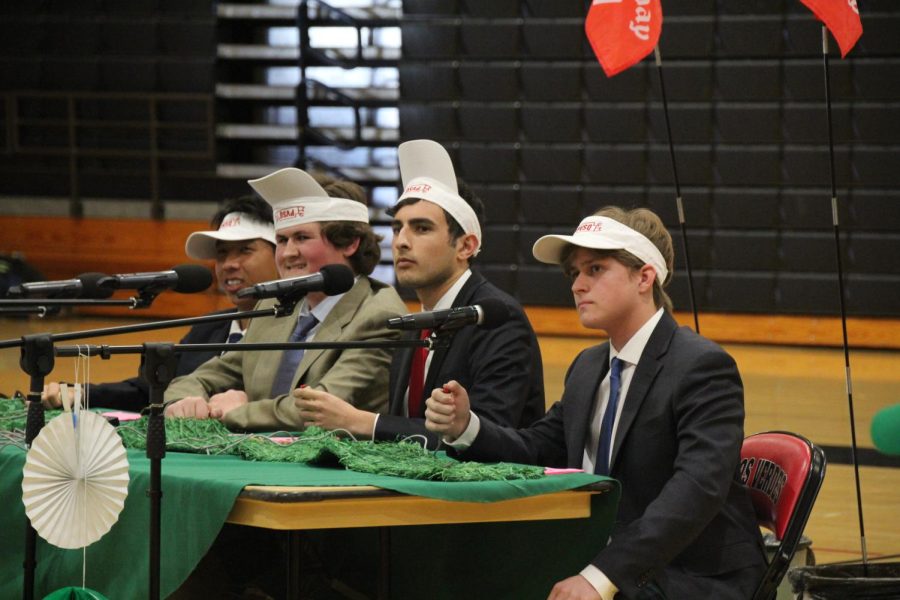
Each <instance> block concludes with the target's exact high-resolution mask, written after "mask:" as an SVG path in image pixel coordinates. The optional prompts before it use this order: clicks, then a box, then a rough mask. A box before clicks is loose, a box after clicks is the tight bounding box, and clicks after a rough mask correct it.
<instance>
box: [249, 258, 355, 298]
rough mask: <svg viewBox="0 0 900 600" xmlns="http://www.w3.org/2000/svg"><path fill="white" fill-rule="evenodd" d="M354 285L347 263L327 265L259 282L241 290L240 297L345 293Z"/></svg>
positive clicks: (351, 272) (281, 296) (280, 296)
mask: <svg viewBox="0 0 900 600" xmlns="http://www.w3.org/2000/svg"><path fill="white" fill-rule="evenodd" d="M352 287H353V271H351V270H350V267H348V266H346V265H339V264H335V265H325V266H324V267H322V268H321V270H319V272H318V273H313V274H312V275H303V276H302V277H291V278H290V279H276V280H274V281H265V282H263V283H257V284H256V285H252V286H249V287H245V288H244V289H242V290H240V291H239V292H238V293H237V294H236V295H237V297H238V298H248V297H250V298H283V297H286V296H303V295H306V294H308V293H309V292H324V293H325V295H326V296H334V295H336V294H343V293H344V292H346V291H347V290H349V289H350V288H352Z"/></svg>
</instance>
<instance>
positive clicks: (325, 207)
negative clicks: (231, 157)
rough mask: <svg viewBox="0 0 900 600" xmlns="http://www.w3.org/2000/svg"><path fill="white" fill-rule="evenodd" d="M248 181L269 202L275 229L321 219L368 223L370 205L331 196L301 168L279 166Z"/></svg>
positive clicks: (320, 220)
mask: <svg viewBox="0 0 900 600" xmlns="http://www.w3.org/2000/svg"><path fill="white" fill-rule="evenodd" d="M247 183H249V184H250V187H252V188H253V189H254V190H256V193H257V194H259V195H260V196H262V199H263V200H265V201H266V202H268V203H269V204H271V205H272V214H273V216H274V218H275V231H279V230H281V229H285V228H287V227H293V226H295V225H301V224H303V223H316V222H322V221H359V222H362V223H368V222H369V208H368V207H367V206H366V205H365V204H363V203H362V202H357V201H356V200H348V199H346V198H332V197H330V196H329V195H328V193H327V192H326V191H325V190H324V189H322V186H321V185H319V184H318V183H317V182H316V180H315V179H313V178H312V175H310V174H309V173H307V172H306V171H301V170H300V169H295V168H293V167H288V168H286V169H280V170H278V171H275V172H274V173H271V174H269V175H266V176H265V177H261V178H259V179H251V180H250V181H248V182H247Z"/></svg>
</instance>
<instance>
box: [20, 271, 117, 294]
mask: <svg viewBox="0 0 900 600" xmlns="http://www.w3.org/2000/svg"><path fill="white" fill-rule="evenodd" d="M104 277H106V275H105V274H104V273H82V274H81V275H79V276H78V277H76V278H75V279H63V280H60V281H32V282H28V283H22V284H20V285H17V286H15V287H13V288H10V290H9V294H8V295H9V296H10V297H13V298H48V299H49V298H52V299H63V298H89V299H96V300H102V299H104V298H109V297H110V296H111V295H112V290H106V289H103V288H101V287H99V286H98V285H97V284H98V282H99V281H100V280H102V279H103V278H104Z"/></svg>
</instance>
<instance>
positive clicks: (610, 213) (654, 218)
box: [561, 206, 675, 312]
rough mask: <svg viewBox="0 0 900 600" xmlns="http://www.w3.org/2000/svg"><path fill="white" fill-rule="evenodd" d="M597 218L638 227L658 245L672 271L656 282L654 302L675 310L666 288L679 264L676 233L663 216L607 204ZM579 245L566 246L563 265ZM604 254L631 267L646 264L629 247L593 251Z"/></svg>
mask: <svg viewBox="0 0 900 600" xmlns="http://www.w3.org/2000/svg"><path fill="white" fill-rule="evenodd" d="M594 216H595V217H607V218H609V219H612V220H613V221H618V222H619V223H621V224H623V225H625V226H627V227H630V228H631V229H634V230H635V231H637V232H638V233H640V234H641V235H643V236H644V237H645V238H647V239H648V240H650V242H651V243H652V244H653V245H654V246H656V248H657V249H658V250H659V252H660V254H662V256H663V260H665V261H666V269H667V270H668V271H669V273H668V275H667V276H666V280H665V281H660V279H659V274H658V273H657V277H656V279H655V280H654V281H653V304H654V305H656V308H665V309H666V310H667V311H668V312H672V310H673V307H672V299H671V298H669V295H668V294H667V293H666V292H665V288H666V287H667V286H668V285H669V283H670V282H671V281H672V275H673V273H674V263H675V250H674V249H673V247H672V236H671V234H670V233H669V230H668V229H666V226H665V225H663V222H662V220H661V219H660V218H659V216H658V215H657V214H656V213H655V212H653V211H652V210H649V209H647V208H633V209H631V210H625V209H624V208H620V207H618V206H604V207H603V208H601V209H600V210H598V211H597V212H595V213H594ZM576 248H578V246H573V245H569V246H567V247H566V248H565V250H564V251H563V255H562V261H561V263H562V265H563V268H564V269H565V270H568V262H569V258H570V257H571V256H572V253H573V252H574V251H575V249H576ZM592 252H596V253H597V254H598V255H600V256H608V257H610V258H613V259H615V260H617V261H618V262H620V263H622V264H623V265H625V266H626V267H628V268H629V269H631V270H633V271H637V270H638V269H640V268H641V267H643V266H644V265H645V264H646V263H645V262H644V261H643V260H641V259H640V258H638V257H637V256H635V255H634V254H632V253H630V252H627V251H625V250H592Z"/></svg>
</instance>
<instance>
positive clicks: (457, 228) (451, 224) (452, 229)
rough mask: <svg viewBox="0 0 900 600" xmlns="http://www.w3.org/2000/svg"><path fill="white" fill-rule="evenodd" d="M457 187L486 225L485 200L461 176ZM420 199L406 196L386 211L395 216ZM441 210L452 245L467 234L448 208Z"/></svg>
mask: <svg viewBox="0 0 900 600" xmlns="http://www.w3.org/2000/svg"><path fill="white" fill-rule="evenodd" d="M456 187H457V188H458V189H459V197H460V198H462V199H463V200H465V201H466V204H468V205H469V206H470V207H472V210H473V211H475V218H476V219H478V225H479V226H481V227H484V202H482V201H481V198H479V197H478V195H477V194H476V193H475V192H474V191H472V188H470V187H469V185H468V184H467V183H466V182H465V181H463V180H462V179H460V178H459V177H457V178H456ZM420 200H421V198H406V199H405V200H401V201H400V202H398V203H397V204H395V205H394V206H392V207H391V208H389V209H387V210H386V211H385V212H386V213H387V214H388V215H389V216H391V217H393V216H394V215H396V214H397V212H398V211H399V210H400V209H401V208H403V207H404V206H410V205H412V204H415V203H417V202H419V201H420ZM441 210H443V211H444V218H445V219H447V229H448V231H449V233H450V245H451V246H452V245H453V244H455V243H456V240H458V239H459V238H460V237H461V236H463V235H465V234H466V232H465V231H464V230H463V228H462V225H460V224H459V222H458V221H457V220H456V219H455V218H453V215H451V214H450V213H448V212H447V210H446V209H443V208H442V209H441ZM474 260H475V257H474V256H472V257H470V258H469V262H470V263H471V262H473V261H474Z"/></svg>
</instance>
